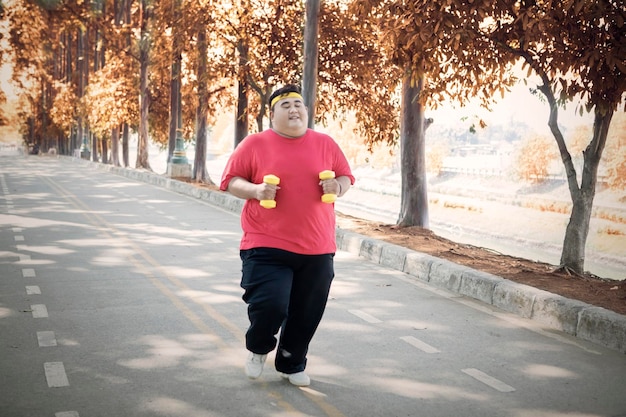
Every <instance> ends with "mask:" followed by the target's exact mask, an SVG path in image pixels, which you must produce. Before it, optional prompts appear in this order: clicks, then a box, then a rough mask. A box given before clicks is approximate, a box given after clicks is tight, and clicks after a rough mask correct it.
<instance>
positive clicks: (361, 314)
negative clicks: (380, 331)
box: [348, 310, 382, 324]
mask: <svg viewBox="0 0 626 417" xmlns="http://www.w3.org/2000/svg"><path fill="white" fill-rule="evenodd" d="M348 313H350V314H354V315H355V316H357V317H359V318H361V319H363V320H365V321H366V322H368V323H372V324H375V323H382V321H381V320H379V319H377V318H376V317H374V316H372V315H370V314H367V313H366V312H364V311H361V310H348Z"/></svg>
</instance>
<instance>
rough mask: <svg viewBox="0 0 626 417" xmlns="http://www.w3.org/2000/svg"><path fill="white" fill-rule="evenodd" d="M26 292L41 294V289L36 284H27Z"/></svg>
mask: <svg viewBox="0 0 626 417" xmlns="http://www.w3.org/2000/svg"><path fill="white" fill-rule="evenodd" d="M26 294H28V295H34V294H41V289H40V288H39V286H38V285H27V286H26Z"/></svg>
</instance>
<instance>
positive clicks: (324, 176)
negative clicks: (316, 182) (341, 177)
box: [320, 169, 337, 204]
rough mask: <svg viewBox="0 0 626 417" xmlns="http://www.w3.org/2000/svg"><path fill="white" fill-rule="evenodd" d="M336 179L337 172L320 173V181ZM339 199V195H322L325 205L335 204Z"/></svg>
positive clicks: (326, 171)
mask: <svg viewBox="0 0 626 417" xmlns="http://www.w3.org/2000/svg"><path fill="white" fill-rule="evenodd" d="M333 178H335V171H331V170H329V169H327V170H325V171H322V172H320V180H322V181H324V180H330V179H333ZM336 199H337V194H331V193H326V194H324V195H322V201H323V202H324V203H329V204H330V203H334V202H335V200H336Z"/></svg>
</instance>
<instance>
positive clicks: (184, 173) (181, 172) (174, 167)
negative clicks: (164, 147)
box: [167, 129, 191, 178]
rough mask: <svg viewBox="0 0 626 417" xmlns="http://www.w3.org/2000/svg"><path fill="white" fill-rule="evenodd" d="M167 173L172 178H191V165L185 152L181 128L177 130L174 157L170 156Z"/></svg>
mask: <svg viewBox="0 0 626 417" xmlns="http://www.w3.org/2000/svg"><path fill="white" fill-rule="evenodd" d="M167 175H168V176H169V177H170V178H191V165H190V164H189V161H188V160H187V156H186V154H185V146H184V142H183V132H182V130H181V129H177V130H176V145H175V146H174V152H173V153H172V158H170V162H168V164H167Z"/></svg>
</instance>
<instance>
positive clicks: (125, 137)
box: [122, 123, 130, 168]
mask: <svg viewBox="0 0 626 417" xmlns="http://www.w3.org/2000/svg"><path fill="white" fill-rule="evenodd" d="M129 138H130V128H129V126H128V123H124V128H123V129H122V159H123V160H124V168H128V167H129V166H130V157H129V152H128V140H129Z"/></svg>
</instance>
